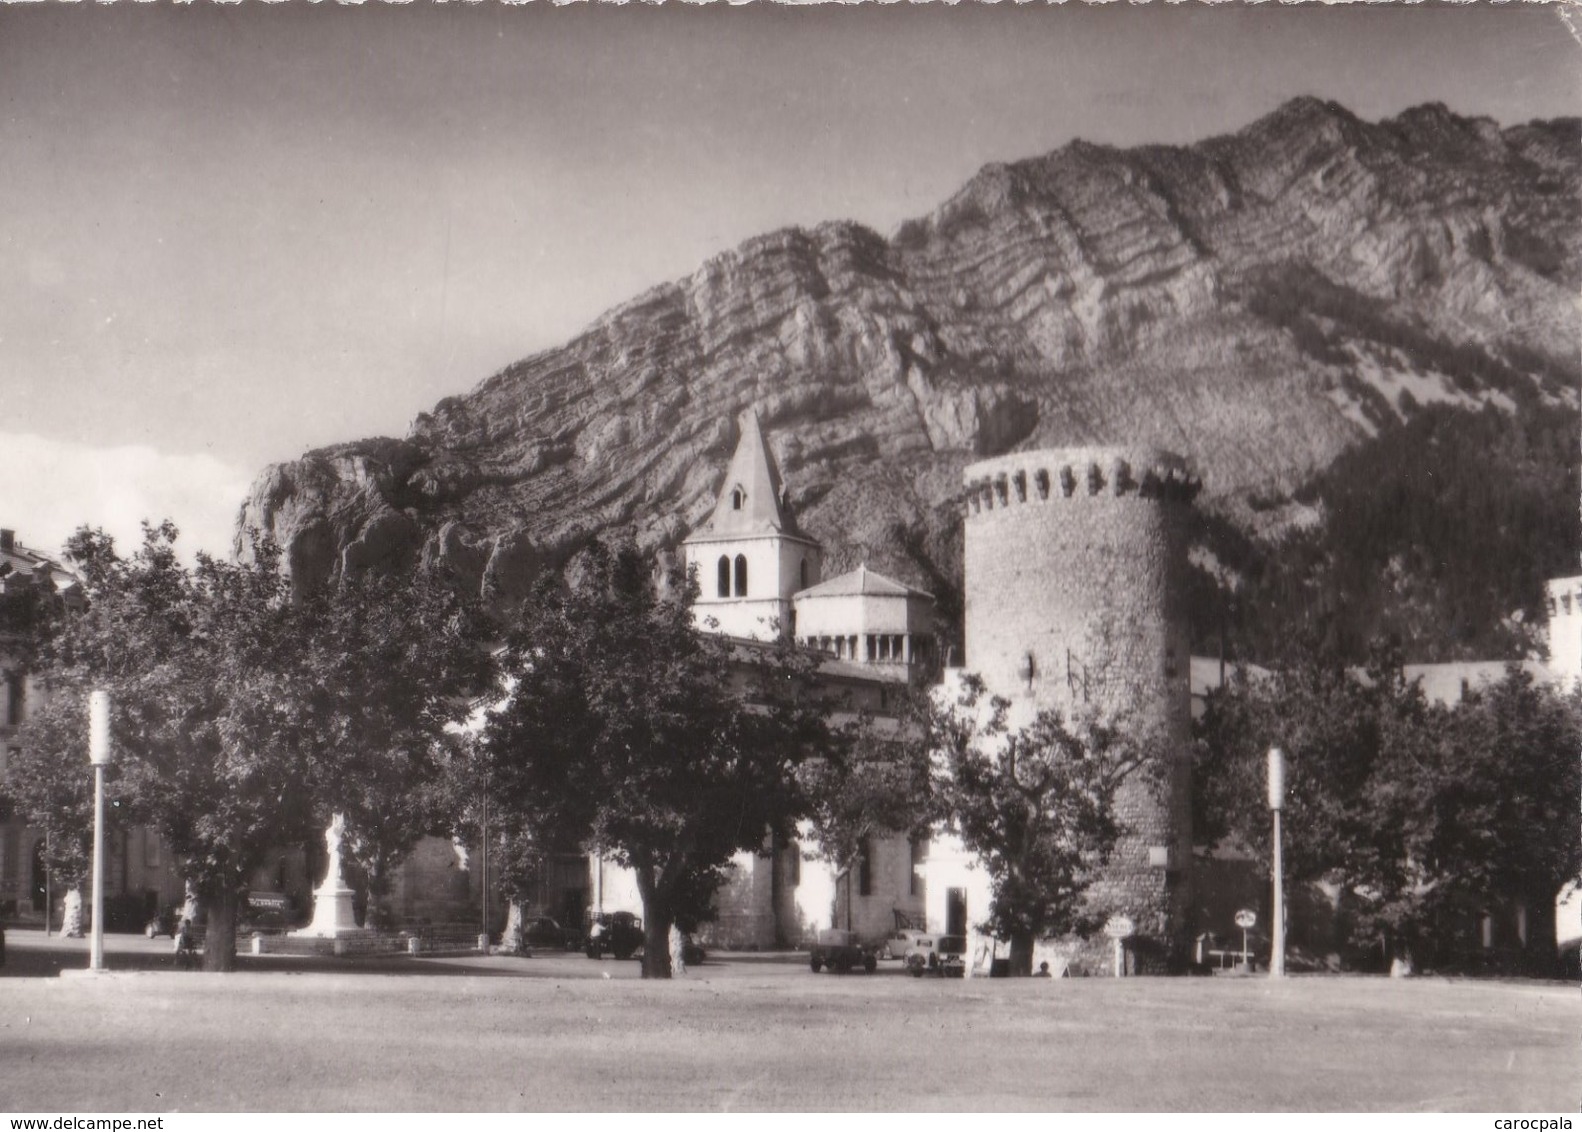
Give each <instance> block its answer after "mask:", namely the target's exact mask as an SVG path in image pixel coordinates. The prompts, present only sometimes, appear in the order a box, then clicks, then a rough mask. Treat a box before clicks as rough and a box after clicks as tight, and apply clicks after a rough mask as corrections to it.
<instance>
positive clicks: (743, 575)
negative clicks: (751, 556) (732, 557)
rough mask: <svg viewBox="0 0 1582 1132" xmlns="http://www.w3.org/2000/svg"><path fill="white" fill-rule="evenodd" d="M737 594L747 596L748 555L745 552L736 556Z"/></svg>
mask: <svg viewBox="0 0 1582 1132" xmlns="http://www.w3.org/2000/svg"><path fill="white" fill-rule="evenodd" d="M736 596H737V597H746V596H747V556H746V555H745V554H738V555H737V556H736Z"/></svg>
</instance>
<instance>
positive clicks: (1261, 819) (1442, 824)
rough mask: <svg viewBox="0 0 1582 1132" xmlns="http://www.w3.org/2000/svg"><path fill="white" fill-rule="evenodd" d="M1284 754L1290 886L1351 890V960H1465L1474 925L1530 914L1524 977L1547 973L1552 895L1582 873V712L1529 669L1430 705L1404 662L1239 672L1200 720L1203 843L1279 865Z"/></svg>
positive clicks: (1387, 655) (1346, 896)
mask: <svg viewBox="0 0 1582 1132" xmlns="http://www.w3.org/2000/svg"><path fill="white" fill-rule="evenodd" d="M1271 746H1278V747H1281V748H1282V749H1283V750H1284V751H1285V753H1286V756H1287V787H1286V802H1285V809H1284V826H1285V828H1284V833H1283V842H1284V846H1283V848H1284V855H1285V867H1286V877H1287V883H1288V884H1289V885H1293V886H1294V885H1302V884H1306V883H1310V882H1316V881H1324V882H1326V883H1328V884H1331V885H1333V886H1336V887H1337V888H1338V890H1339V891H1340V892H1341V893H1342V902H1343V910H1344V912H1345V915H1344V916H1343V918H1342V922H1343V924H1344V925H1345V926H1346V930H1347V931H1348V932H1349V937H1350V938H1349V943H1350V945H1351V947H1352V948H1353V949H1354V953H1356V954H1362V953H1366V952H1370V951H1371V952H1373V953H1375V954H1382V955H1393V956H1398V957H1399V956H1408V955H1409V956H1411V957H1413V958H1415V959H1416V960H1417V961H1418V962H1419V963H1424V964H1427V965H1434V966H1457V965H1464V964H1466V963H1467V962H1468V961H1469V960H1470V959H1471V958H1472V957H1473V953H1474V952H1475V951H1476V950H1477V948H1476V947H1475V945H1474V943H1473V941H1472V938H1471V934H1472V928H1473V925H1474V923H1475V919H1476V917H1477V916H1478V915H1480V914H1482V913H1485V912H1490V911H1496V910H1498V909H1500V908H1501V907H1502V906H1504V905H1505V904H1506V903H1508V902H1509V901H1512V900H1515V901H1518V902H1520V903H1522V904H1524V905H1525V907H1526V909H1527V915H1528V916H1529V929H1528V932H1527V943H1526V946H1525V948H1524V949H1523V953H1522V954H1521V955H1519V956H1516V957H1515V959H1514V961H1513V966H1517V967H1520V968H1522V969H1526V970H1530V971H1535V972H1539V971H1545V970H1548V969H1549V968H1550V967H1552V965H1553V963H1554V958H1555V957H1554V900H1555V896H1556V893H1557V892H1558V891H1559V889H1560V887H1561V885H1562V884H1564V883H1565V882H1566V881H1567V880H1569V879H1572V878H1574V877H1575V876H1577V874H1578V870H1579V869H1582V857H1579V838H1582V832H1579V829H1578V825H1579V823H1578V820H1577V812H1578V804H1579V798H1582V766H1579V760H1578V758H1577V751H1578V750H1579V749H1582V701H1579V699H1578V696H1577V695H1576V694H1575V693H1572V694H1569V695H1563V694H1561V693H1560V692H1558V691H1557V690H1555V689H1554V688H1552V687H1549V686H1547V685H1540V684H1537V683H1535V682H1534V681H1533V679H1532V677H1531V676H1529V675H1528V674H1527V673H1526V672H1525V671H1523V670H1522V669H1520V668H1519V667H1515V666H1513V667H1511V668H1510V669H1509V670H1508V671H1507V673H1506V675H1505V676H1504V678H1503V679H1501V680H1500V681H1498V682H1497V683H1494V684H1491V685H1489V686H1487V687H1484V688H1475V689H1472V690H1470V691H1469V693H1468V694H1467V696H1466V697H1465V698H1464V699H1463V700H1462V702H1461V703H1459V704H1457V705H1456V706H1454V707H1445V706H1441V705H1437V704H1433V703H1430V702H1429V701H1428V700H1427V698H1426V697H1425V696H1424V694H1423V691H1422V689H1421V687H1420V686H1419V685H1418V684H1417V683H1416V682H1412V681H1408V680H1406V679H1405V677H1404V676H1403V674H1402V671H1401V667H1400V661H1399V657H1398V655H1396V654H1394V653H1393V652H1391V651H1388V650H1384V651H1380V652H1378V653H1376V655H1375V659H1374V662H1373V663H1372V664H1371V665H1370V666H1369V667H1368V668H1367V669H1365V670H1348V669H1346V668H1344V667H1342V666H1341V665H1339V664H1337V663H1327V664H1326V663H1323V662H1320V661H1317V660H1310V661H1309V662H1307V663H1305V664H1302V665H1297V666H1293V667H1291V668H1288V669H1284V670H1282V671H1278V672H1273V673H1266V674H1260V675H1256V676H1253V675H1249V674H1247V673H1245V672H1239V673H1237V675H1236V677H1235V678H1234V679H1233V680H1231V681H1230V682H1229V683H1227V684H1226V685H1225V686H1224V687H1223V688H1220V689H1216V690H1214V691H1212V692H1211V693H1210V694H1209V696H1208V697H1207V703H1206V709H1205V712H1204V714H1203V716H1202V718H1201V720H1200V721H1199V723H1198V738H1197V764H1196V772H1195V774H1194V780H1193V787H1194V823H1195V828H1196V830H1197V831H1198V834H1199V838H1200V840H1201V841H1204V842H1208V843H1214V842H1221V841H1224V842H1230V843H1234V844H1238V845H1240V846H1242V847H1244V848H1246V849H1248V850H1249V851H1251V853H1252V854H1253V856H1254V858H1255V860H1256V861H1257V862H1259V867H1260V868H1261V869H1266V866H1265V864H1264V863H1265V862H1267V861H1268V860H1269V837H1270V822H1269V811H1268V806H1267V800H1266V796H1265V774H1266V770H1265V767H1266V763H1265V754H1266V752H1267V750H1268V748H1269V747H1271Z"/></svg>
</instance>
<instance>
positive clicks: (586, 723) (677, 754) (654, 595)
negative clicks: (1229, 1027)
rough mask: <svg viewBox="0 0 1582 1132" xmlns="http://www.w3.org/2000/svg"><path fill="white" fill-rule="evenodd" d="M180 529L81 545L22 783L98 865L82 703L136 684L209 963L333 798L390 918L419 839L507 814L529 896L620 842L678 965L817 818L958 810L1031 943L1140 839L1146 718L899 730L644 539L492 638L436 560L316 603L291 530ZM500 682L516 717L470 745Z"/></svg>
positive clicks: (904, 723)
mask: <svg viewBox="0 0 1582 1132" xmlns="http://www.w3.org/2000/svg"><path fill="white" fill-rule="evenodd" d="M175 541H176V532H175V530H174V529H173V528H172V527H171V526H170V525H169V524H165V525H163V526H161V527H158V528H153V529H150V530H148V531H147V532H146V538H145V540H144V543H143V545H142V546H141V547H140V548H139V549H138V550H137V551H136V553H134V554H133V555H132V556H131V557H130V558H122V557H121V556H120V555H118V554H117V552H116V550H115V548H114V546H113V544H112V543H111V542H110V540H109V539H108V538H106V537H105V536H103V535H102V534H100V533H97V532H88V531H83V532H79V534H78V535H76V536H75V537H74V538H73V539H72V540H71V543H70V545H69V546H68V547H67V553H68V557H69V558H70V560H71V562H72V563H73V565H74V567H75V568H76V569H78V570H79V571H80V572H81V574H82V577H83V580H84V586H85V589H86V595H87V598H88V606H87V611H86V612H85V613H83V614H81V615H79V616H74V617H71V618H66V619H63V620H60V621H58V622H56V623H55V625H54V626H53V631H52V632H51V633H49V634H46V636H47V640H46V641H44V642H43V644H42V648H41V657H40V668H41V675H42V677H43V679H44V680H45V682H46V683H47V684H48V686H49V688H50V692H51V695H50V698H49V699H48V701H47V703H46V706H45V707H44V708H43V709H42V710H40V711H39V712H37V713H36V714H35V715H34V716H33V717H32V718H31V719H30V720H29V721H28V724H27V726H26V729H25V733H24V743H23V748H22V752H21V755H20V756H19V757H18V758H17V759H16V760H15V762H14V765H13V768H12V773H11V775H10V778H9V781H8V783H7V789H8V791H9V792H10V794H11V795H12V800H13V801H14V803H15V804H16V805H17V806H18V807H19V808H20V809H21V811H22V812H23V813H24V814H25V815H26V816H28V818H29V819H30V821H32V822H33V823H34V824H35V825H36V826H39V827H42V828H43V829H44V830H45V832H46V833H47V835H48V837H47V841H48V844H49V846H50V852H51V854H52V859H51V861H50V865H51V867H52V869H53V870H54V871H55V872H56V875H58V876H61V877H62V878H63V879H64V880H65V881H66V882H67V883H68V884H70V883H72V882H78V881H80V878H81V875H82V873H83V871H84V868H85V864H86V853H87V841H86V838H87V831H88V830H89V827H90V824H91V823H90V820H89V805H90V799H89V794H88V782H89V776H88V775H87V774H86V772H85V769H84V764H83V752H84V750H85V749H86V747H85V743H86V736H85V712H84V710H83V702H84V699H85V697H86V693H87V691H88V690H89V689H90V688H94V687H103V688H107V689H108V690H110V691H111V693H112V695H113V697H114V700H115V703H116V713H115V725H114V740H115V745H116V755H117V757H116V761H115V763H114V765H113V768H112V771H111V775H110V787H111V790H112V792H113V795H114V798H115V802H116V805H115V807H114V808H113V809H114V812H115V814H116V816H117V818H118V820H120V821H122V822H126V823H138V824H145V825H148V826H151V827H152V828H154V829H155V830H157V832H158V833H159V834H160V836H161V837H163V838H164V839H165V841H166V842H167V843H168V844H169V845H170V846H171V847H172V849H173V851H174V853H175V855H176V857H177V859H178V861H179V864H180V867H181V870H182V872H183V875H184V876H185V877H186V879H187V880H188V881H189V883H190V884H191V885H192V886H193V887H194V888H195V889H196V891H197V894H198V895H199V897H200V900H201V905H202V907H203V908H205V909H206V913H207V917H208V933H207V938H206V944H205V948H206V953H205V965H206V966H207V967H209V968H211V969H222V968H225V967H227V966H229V964H230V963H231V957H232V954H233V948H234V925H235V923H236V911H237V902H238V896H239V893H240V892H241V891H242V890H243V888H244V886H245V884H246V883H247V879H248V876H249V874H250V873H251V872H252V871H253V870H254V869H255V868H256V867H257V866H258V865H259V864H261V863H262V862H263V861H264V859H265V855H266V854H267V853H268V852H270V851H271V850H272V849H274V848H275V847H278V846H280V845H283V844H293V843H299V842H303V841H307V840H310V839H314V838H316V837H317V835H318V832H319V831H320V830H322V829H323V828H324V826H325V825H326V824H328V821H329V819H330V816H331V815H332V814H334V813H341V814H343V815H344V816H345V818H346V823H347V829H348V836H347V842H346V844H347V850H348V852H349V854H350V856H351V857H352V858H353V859H354V860H355V861H356V862H357V864H359V865H360V866H361V867H362V869H363V871H364V872H365V874H366V876H367V879H368V885H369V889H370V907H371V908H375V909H376V908H377V906H378V898H379V896H380V895H381V894H382V892H383V890H384V888H385V886H386V885H387V884H388V878H389V874H390V870H391V869H392V868H393V866H394V865H395V864H396V863H397V862H398V860H399V859H400V857H401V855H402V854H403V853H404V852H405V851H406V850H407V849H408V848H410V846H411V845H412V844H414V843H415V841H416V840H417V839H418V838H419V837H420V836H422V835H423V834H425V833H458V832H463V831H465V830H468V829H469V828H470V827H472V826H473V823H474V822H475V820H476V818H477V816H478V808H479V806H480V805H485V804H486V805H488V807H489V812H490V814H491V823H490V826H491V846H490V848H491V855H492V856H493V859H494V860H495V861H496V862H497V863H498V865H499V866H500V867H499V871H498V872H497V874H496V875H497V876H498V877H500V878H501V880H502V881H503V883H504V885H505V887H506V889H507V892H508V893H511V894H513V895H517V896H521V895H523V894H525V893H526V892H527V891H528V890H529V888H530V882H531V880H532V878H533V876H534V874H535V871H536V870H537V868H538V867H539V866H540V865H541V864H542V863H543V861H544V860H545V858H546V857H547V856H548V855H549V854H551V853H555V852H566V851H588V850H597V851H599V852H601V853H603V854H605V855H606V856H607V857H609V858H611V859H613V860H614V861H616V862H617V863H619V864H621V865H624V866H627V867H629V868H630V869H631V870H632V871H633V873H634V874H635V877H636V880H637V885H638V889H639V891H640V893H641V895H642V899H643V904H644V920H645V924H646V931H647V935H648V939H647V946H646V947H645V971H644V973H645V974H646V975H650V976H665V975H668V973H669V969H670V963H669V954H668V946H667V936H668V932H669V928H670V927H671V925H672V924H673V923H680V924H681V925H682V926H683V927H685V928H688V929H690V928H692V927H694V926H695V925H696V924H697V923H698V922H699V921H700V920H702V919H703V918H705V917H707V916H708V915H709V909H710V903H711V900H712V897H713V895H714V892H715V890H716V889H717V887H718V885H719V883H720V882H721V880H722V879H723V877H724V875H725V870H726V868H727V867H728V865H729V862H730V861H731V858H732V857H733V856H734V855H735V854H737V853H739V852H742V851H755V852H756V851H761V850H763V849H764V848H765V847H766V846H767V845H774V844H785V843H787V842H789V841H791V840H793V839H794V837H795V836H796V832H797V826H798V823H800V822H802V821H804V820H806V821H808V822H810V823H811V824H812V826H813V828H814V832H815V835H816V836H817V838H818V840H819V842H820V844H821V845H822V847H823V852H824V853H825V854H826V855H827V856H828V857H829V859H830V860H831V862H832V863H833V865H834V867H835V868H836V870H837V871H841V872H846V871H849V870H851V869H853V868H855V867H856V866H857V865H858V861H859V858H860V855H861V853H862V851H863V846H864V845H866V844H867V842H868V840H869V839H870V838H871V837H873V836H875V835H876V834H880V833H885V832H891V831H908V830H910V831H914V832H918V833H922V832H923V831H925V830H928V829H930V828H934V827H937V826H939V825H942V824H954V825H955V826H956V827H957V828H959V829H960V831H961V832H962V835H963V837H964V839H965V840H966V841H967V843H968V844H969V845H970V846H971V847H973V848H975V849H977V850H979V851H980V852H981V853H982V854H983V855H984V857H985V859H986V860H987V861H988V862H989V865H990V870H991V875H992V877H993V879H994V881H995V883H996V885H997V887H998V889H999V892H1000V896H999V898H998V899H997V901H996V903H995V906H994V907H993V909H991V924H992V926H993V927H994V929H995V930H996V931H998V932H1000V933H1001V934H1004V935H1006V936H1009V937H1010V938H1012V939H1013V940H1015V941H1018V944H1019V947H1020V950H1019V951H1018V952H1017V954H1019V955H1022V956H1024V957H1030V954H1031V941H1032V939H1033V938H1034V937H1035V936H1037V935H1039V934H1043V933H1045V932H1046V931H1050V930H1062V929H1065V928H1068V927H1069V926H1070V925H1071V923H1072V917H1073V915H1074V913H1075V909H1076V907H1077V905H1078V903H1079V901H1080V894H1081V891H1082V889H1083V887H1084V882H1085V878H1086V877H1087V876H1089V875H1090V874H1091V871H1092V869H1093V868H1094V867H1096V865H1097V864H1098V863H1099V862H1100V861H1101V860H1102V858H1103V856H1104V854H1105V853H1106V852H1107V850H1108V847H1109V845H1110V844H1112V843H1113V841H1114V838H1115V836H1116V834H1117V832H1118V830H1117V828H1116V826H1115V823H1114V820H1113V817H1112V816H1111V812H1110V807H1109V801H1110V798H1111V796H1112V794H1113V790H1114V787H1115V785H1116V784H1117V782H1118V780H1119V774H1118V773H1117V768H1124V767H1125V766H1126V765H1127V763H1126V760H1124V759H1117V758H1116V757H1115V755H1116V751H1117V749H1118V748H1119V746H1120V745H1121V740H1120V736H1119V733H1118V732H1115V731H1113V730H1111V731H1104V730H1103V729H1096V726H1087V727H1086V728H1073V729H1068V728H1067V727H1066V725H1065V723H1064V722H1063V721H1061V720H1060V719H1059V718H1058V717H1054V716H1046V717H1042V718H1041V719H1040V720H1039V721H1038V722H1037V723H1036V724H1035V725H1034V727H1033V728H1032V729H1031V730H1030V731H1028V732H1026V733H1023V734H1015V735H1013V734H1011V733H1010V730H1009V728H1008V727H1007V726H1006V723H1005V712H1004V705H1003V704H1001V703H998V702H993V703H991V702H989V701H988V700H987V699H986V697H984V696H983V695H982V689H981V688H980V687H978V686H976V685H971V684H969V686H968V689H967V693H966V695H965V696H963V697H962V699H961V701H960V702H956V703H949V704H945V703H940V702H937V701H935V700H931V699H929V698H928V697H926V696H922V695H918V696H915V697H913V698H912V699H911V700H909V701H908V702H907V704H906V705H905V706H904V707H903V709H902V711H901V712H900V716H901V718H899V719H894V718H889V719H886V720H878V719H875V718H874V717H872V716H871V715H865V714H862V713H851V712H849V711H844V709H845V708H846V705H843V704H841V703H838V702H834V701H832V700H831V699H830V698H829V697H827V696H826V695H824V694H823V693H822V692H821V685H820V684H819V682H818V681H817V679H816V672H815V670H816V661H815V660H814V659H813V658H812V657H810V656H809V655H808V654H807V653H806V652H804V651H801V650H797V649H795V648H793V647H791V646H789V645H779V646H748V645H744V644H743V643H741V642H732V641H730V640H728V639H726V638H723V637H720V636H717V635H715V634H713V633H709V632H704V631H700V630H699V629H698V628H697V627H696V626H695V625H694V624H693V618H692V612H691V600H690V598H691V594H692V588H691V586H692V583H691V580H690V579H687V578H685V577H683V576H680V575H679V574H677V573H674V572H672V573H670V574H668V575H661V574H659V573H656V568H655V565H654V563H653V562H652V560H650V559H649V558H647V557H645V556H643V555H641V554H639V553H638V552H637V551H635V550H633V549H631V548H625V549H618V550H610V549H607V548H605V547H603V546H601V545H599V544H593V545H592V546H590V547H589V548H588V549H587V550H586V551H585V552H584V553H583V554H582V555H581V556H580V557H579V559H578V562H577V568H576V569H575V570H574V571H573V573H572V577H571V579H570V580H569V582H567V581H565V580H562V579H556V578H549V577H546V578H545V579H543V580H542V581H541V582H540V584H539V585H538V586H537V587H536V588H535V590H534V591H533V593H532V594H531V595H530V597H529V599H528V600H527V601H526V602H525V603H524V606H523V608H522V610H521V613H520V617H519V620H518V621H517V622H516V623H515V624H514V625H513V626H512V628H511V629H510V631H509V632H508V633H506V634H505V635H504V647H503V649H500V650H498V651H497V652H496V653H491V651H490V649H489V648H488V647H487V646H488V645H489V644H490V643H491V642H492V641H493V639H494V638H495V636H496V633H495V630H494V628H493V627H492V626H491V625H489V623H488V622H486V621H485V620H484V619H483V618H482V617H481V616H480V615H479V613H478V612H477V610H476V609H474V608H472V607H470V606H469V605H468V603H466V602H465V601H463V600H461V599H460V598H459V597H458V596H457V595H456V594H455V593H454V592H453V591H452V590H451V589H449V588H447V587H445V586H443V585H440V584H437V583H436V582H434V581H433V580H432V579H426V578H425V577H423V576H421V575H418V576H411V575H407V576H401V577H384V576H380V575H374V574H366V575H351V574H348V575H346V576H344V577H342V578H341V579H339V580H338V581H337V582H336V583H335V584H333V585H332V586H330V587H328V588H326V589H324V590H321V591H317V592H312V593H300V592H293V590H292V588H291V584H290V579H289V578H287V577H286V576H285V575H284V573H283V572H282V570H281V568H280V562H279V558H278V555H277V554H276V553H275V552H274V551H273V549H272V548H270V547H268V546H265V545H260V546H257V547H255V548H254V554H253V556H252V560H251V561H250V562H248V563H246V564H228V563H222V562H218V561H215V560H212V559H209V558H203V557H200V558H199V560H198V563H197V565H196V567H195V568H191V569H189V568H187V567H185V566H183V565H182V564H181V562H180V560H179V557H178V555H177V553H176V546H175ZM501 677H503V678H504V685H503V689H504V691H503V694H502V692H501V691H499V690H497V689H500V688H501V687H502V686H501V685H500V684H499V683H498V682H497V681H498V680H499V679H500V678H501ZM480 698H481V699H482V700H483V701H484V702H488V703H492V705H493V706H492V708H491V710H489V711H488V712H487V713H486V718H485V722H484V725H483V727H482V729H481V731H478V730H474V731H472V732H470V733H469V732H468V731H467V730H466V729H465V728H463V727H461V726H460V725H461V724H462V723H463V721H464V720H466V719H467V717H468V716H469V715H470V714H471V712H472V705H473V703H475V702H477V701H478V700H479V699H480ZM843 711H844V714H843ZM843 718H844V719H845V720H846V722H845V723H840V722H837V721H838V720H840V719H843Z"/></svg>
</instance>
